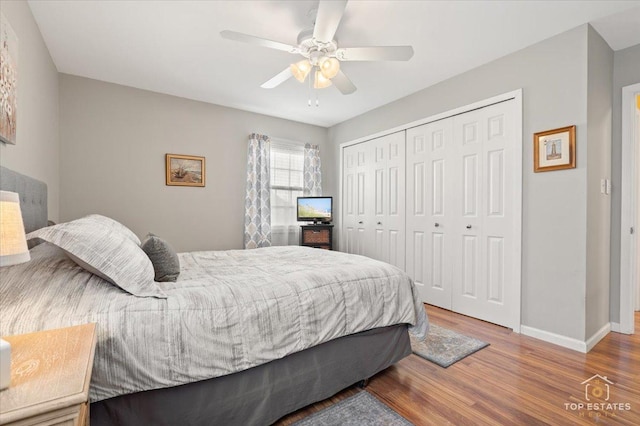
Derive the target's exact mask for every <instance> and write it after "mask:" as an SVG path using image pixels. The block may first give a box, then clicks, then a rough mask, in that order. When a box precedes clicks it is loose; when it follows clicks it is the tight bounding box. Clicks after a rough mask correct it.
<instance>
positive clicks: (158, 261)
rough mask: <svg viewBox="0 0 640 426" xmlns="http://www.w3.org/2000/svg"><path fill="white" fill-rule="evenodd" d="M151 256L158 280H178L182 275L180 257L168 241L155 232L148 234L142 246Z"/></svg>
mask: <svg viewBox="0 0 640 426" xmlns="http://www.w3.org/2000/svg"><path fill="white" fill-rule="evenodd" d="M140 247H141V248H142V250H144V252H145V253H146V254H147V256H149V259H151V263H152V264H153V270H154V271H155V280H156V281H161V282H162V281H173V282H175V281H177V280H178V275H180V259H178V255H177V254H176V251H175V250H174V249H173V247H171V244H169V243H168V242H167V241H165V240H163V239H162V238H160V237H158V236H157V235H154V234H151V233H149V234H147V236H146V237H145V238H144V240H143V241H142V245H141V246H140Z"/></svg>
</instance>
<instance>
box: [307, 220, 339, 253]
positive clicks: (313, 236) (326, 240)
mask: <svg viewBox="0 0 640 426" xmlns="http://www.w3.org/2000/svg"><path fill="white" fill-rule="evenodd" d="M300 245H301V246H307V247H315V248H322V249H326V250H333V225H328V224H324V225H301V226H300Z"/></svg>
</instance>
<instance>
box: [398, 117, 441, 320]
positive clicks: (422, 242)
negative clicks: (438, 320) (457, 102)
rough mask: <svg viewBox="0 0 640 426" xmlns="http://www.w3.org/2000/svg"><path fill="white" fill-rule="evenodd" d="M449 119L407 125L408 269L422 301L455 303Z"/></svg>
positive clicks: (437, 304)
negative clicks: (450, 213) (452, 290)
mask: <svg viewBox="0 0 640 426" xmlns="http://www.w3.org/2000/svg"><path fill="white" fill-rule="evenodd" d="M451 137H452V121H451V119H446V120H441V121H438V122H435V123H430V124H426V125H423V126H419V127H416V128H413V129H409V130H407V190H406V194H407V200H406V205H407V235H408V236H409V238H411V240H410V241H409V242H408V244H407V273H408V274H409V275H410V276H411V278H413V280H414V282H415V283H416V287H417V288H418V291H419V292H420V296H421V298H422V300H423V301H424V302H427V303H430V304H433V305H436V306H440V307H443V308H447V309H451V256H450V253H449V251H450V248H449V245H450V238H451V235H450V230H449V228H450V219H449V216H448V215H447V210H448V209H449V207H448V197H449V195H448V194H449V192H450V182H449V178H448V176H447V173H448V171H447V167H448V162H449V161H450V160H449V157H450V154H449V150H450V146H451Z"/></svg>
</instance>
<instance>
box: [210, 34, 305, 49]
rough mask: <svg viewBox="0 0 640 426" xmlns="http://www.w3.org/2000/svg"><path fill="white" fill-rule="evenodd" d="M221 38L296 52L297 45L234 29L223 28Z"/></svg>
mask: <svg viewBox="0 0 640 426" xmlns="http://www.w3.org/2000/svg"><path fill="white" fill-rule="evenodd" d="M220 35H221V36H222V38H226V39H227V40H235V41H241V42H244V43H249V44H254V45H256V46H262V47H268V48H271V49H276V50H283V51H285V52H289V53H298V52H299V50H298V47H297V46H291V45H290V44H286V43H280V42H279V41H273V40H269V39H266V38H262V37H256V36H252V35H249V34H244V33H238V32H235V31H229V30H224V31H221V32H220Z"/></svg>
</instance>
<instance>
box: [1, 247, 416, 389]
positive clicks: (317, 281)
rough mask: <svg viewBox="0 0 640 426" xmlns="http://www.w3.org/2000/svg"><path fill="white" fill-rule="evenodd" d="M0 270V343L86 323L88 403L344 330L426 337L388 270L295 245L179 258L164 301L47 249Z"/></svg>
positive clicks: (412, 296)
mask: <svg viewBox="0 0 640 426" xmlns="http://www.w3.org/2000/svg"><path fill="white" fill-rule="evenodd" d="M31 256H32V260H31V261H30V262H28V263H24V264H21V265H15V266H11V267H7V268H3V269H2V272H1V273H0V335H11V334H19V333H27V332H32V331H39V330H44V329H51V328H57V327H65V326H70V325H76V324H82V323H87V322H95V323H97V330H98V331H97V332H98V344H97V348H96V355H95V363H94V370H93V377H92V382H91V391H90V397H91V400H92V401H98V400H101V399H105V398H109V397H113V396H117V395H121V394H126V393H131V392H137V391H143V390H150V389H156V388H162V387H168V386H174V385H179V384H184V383H188V382H193V381H197V380H203V379H208V378H213V377H218V376H222V375H226V374H230V373H234V372H237V371H241V370H245V369H248V368H251V367H254V366H256V365H259V364H262V363H265V362H268V361H271V360H274V359H277V358H282V357H284V356H286V355H288V354H291V353H294V352H298V351H301V350H303V349H306V348H309V347H312V346H314V345H318V344H320V343H323V342H326V341H329V340H331V339H335V338H337V337H341V336H345V335H348V334H353V333H357V332H360V331H364V330H368V329H371V328H376V327H383V326H388V325H393V324H399V323H408V324H411V325H413V326H414V327H412V330H413V332H414V334H415V335H417V336H418V337H424V334H426V331H427V327H428V324H427V319H426V315H425V311H424V307H423V306H422V304H421V303H420V301H419V299H418V297H417V293H416V290H415V288H414V286H413V283H412V281H411V280H410V279H409V278H408V277H407V275H406V274H405V273H404V272H402V271H400V270H399V269H397V268H395V267H393V266H390V265H387V264H385V263H382V262H378V261H375V260H371V259H368V258H365V257H361V256H355V255H348V254H344V253H339V252H330V251H325V250H318V249H311V248H305V247H272V248H268V249H267V248H265V249H257V250H231V251H215V252H193V253H182V254H180V262H181V266H182V273H181V275H180V278H179V280H178V282H176V283H170V282H169V283H158V285H159V286H160V287H161V288H162V289H163V290H164V291H165V292H166V294H167V295H168V298H167V299H155V298H139V297H135V296H132V295H130V294H128V293H126V292H124V291H122V290H121V289H119V288H118V287H116V286H114V285H112V284H109V283H108V282H106V281H104V280H102V279H101V278H99V277H97V276H95V275H92V274H91V273H89V272H86V271H85V270H83V269H82V268H80V267H79V266H77V265H76V264H75V263H74V262H72V261H71V260H69V259H68V258H67V256H66V255H65V254H64V252H62V251H61V250H60V249H58V248H57V247H55V246H52V245H50V244H48V243H45V244H41V245H39V246H37V247H35V248H34V249H32V250H31Z"/></svg>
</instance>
